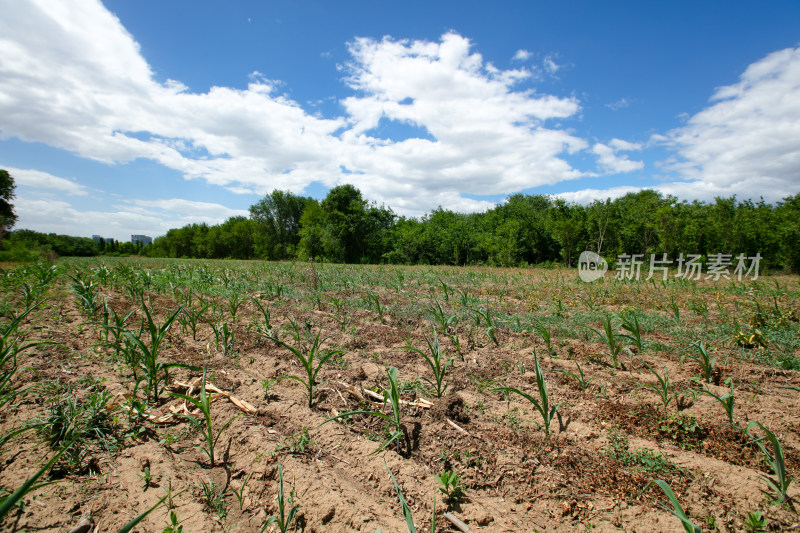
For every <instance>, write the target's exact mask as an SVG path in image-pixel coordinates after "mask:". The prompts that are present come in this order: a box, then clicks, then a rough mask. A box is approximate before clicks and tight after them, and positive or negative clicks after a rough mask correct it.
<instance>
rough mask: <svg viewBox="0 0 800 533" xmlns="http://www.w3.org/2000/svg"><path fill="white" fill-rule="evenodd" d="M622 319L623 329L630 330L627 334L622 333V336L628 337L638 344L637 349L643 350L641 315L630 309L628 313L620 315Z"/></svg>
mask: <svg viewBox="0 0 800 533" xmlns="http://www.w3.org/2000/svg"><path fill="white" fill-rule="evenodd" d="M620 318H621V319H622V325H621V327H622V329H624V330H625V331H627V332H628V334H627V335H620V337H622V338H625V339H628V340H629V341H631V343H633V345H634V346H636V349H637V350H639V352H641V351H642V349H643V348H642V332H641V328H640V327H639V316H638V315H637V314H636V312H635V311H630V312H628V313H624V314H622V315H621V316H620Z"/></svg>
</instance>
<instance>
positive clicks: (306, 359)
mask: <svg viewBox="0 0 800 533" xmlns="http://www.w3.org/2000/svg"><path fill="white" fill-rule="evenodd" d="M321 335H322V331H321V330H320V331H319V332H318V333H317V336H316V338H315V339H314V342H313V343H312V344H311V346H309V347H299V346H298V347H296V346H290V345H289V344H286V343H285V342H283V341H282V340H280V339H278V338H277V337H268V338H269V339H270V340H272V341H274V342H276V343H278V344H280V345H281V346H283V347H284V348H286V349H287V350H289V351H290V352H291V353H292V354H293V355H294V356H295V358H296V359H297V360H298V362H299V363H300V364H301V365H302V367H303V369H304V370H305V376H281V377H279V378H278V379H293V380H295V381H297V382H299V383H302V384H303V386H304V387H305V388H306V391H307V392H308V408H309V409H311V408H313V407H314V390H315V388H316V386H317V385H318V383H317V375H318V374H319V371H320V370H321V369H322V365H324V364H325V363H326V362H327V361H328V359H330V358H331V357H333V356H334V355H340V354H344V351H343V350H326V351H322V344H323V343H324V342H325V341H326V340H328V339H329V338H330V337H325V338H323V339H322V340H320V336H321ZM299 336H300V334H299V330H298V334H297V337H296V338H298V339H299Z"/></svg>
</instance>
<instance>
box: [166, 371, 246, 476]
mask: <svg viewBox="0 0 800 533" xmlns="http://www.w3.org/2000/svg"><path fill="white" fill-rule="evenodd" d="M201 383H202V384H201V386H200V392H199V394H198V397H197V398H192V397H191V396H189V395H187V394H179V393H176V392H171V393H170V396H173V397H175V398H181V399H182V400H185V401H187V402H189V403H191V404H192V405H194V406H195V407H197V408H198V409H199V410H200V413H201V414H202V415H203V419H202V420H200V419H198V418H196V417H195V416H192V415H183V416H184V418H186V419H187V420H189V422H191V423H192V424H193V425H194V426H195V427H197V428H198V429H199V430H200V433H201V434H202V435H203V440H205V446H195V448H197V449H198V450H200V451H202V452H203V453H205V454H206V455H207V456H208V459H209V461H211V466H212V467H213V466H215V464H216V461H215V459H216V458H215V455H214V449H215V448H216V446H217V441H219V438H220V436H221V435H222V433H223V432H224V431H225V430H226V429H228V426H230V425H231V422H233V421H234V420H236V419H237V418H238V417H239V415H236V416H234V417H233V418H231V419H230V420H228V421H227V422H226V423H225V425H223V426H222V429H220V430H219V431H217V432H216V433H215V432H214V426H213V423H212V420H211V402H212V401H213V400H214V397H212V396H211V395H210V394H208V392H207V391H206V369H205V368H204V369H203V380H202V382H201Z"/></svg>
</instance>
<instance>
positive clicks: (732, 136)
mask: <svg viewBox="0 0 800 533" xmlns="http://www.w3.org/2000/svg"><path fill="white" fill-rule="evenodd" d="M654 140H655V141H657V142H662V143H665V144H666V145H667V146H668V147H670V148H672V149H674V150H676V151H677V154H678V158H677V159H676V160H675V161H673V162H669V163H668V164H667V165H666V167H665V168H666V169H667V170H671V171H674V172H676V173H677V174H678V175H679V176H681V177H682V178H683V179H685V180H688V182H686V183H683V182H681V183H674V184H669V185H665V186H664V187H663V188H664V189H667V188H669V189H670V190H676V191H678V192H682V193H683V194H681V196H682V197H686V196H688V195H691V197H695V198H700V199H705V200H710V199H712V198H713V197H714V196H731V195H733V194H737V195H739V196H740V197H751V198H758V197H759V196H763V197H764V198H765V199H766V200H768V201H774V200H779V199H781V198H782V197H785V196H789V195H793V194H796V193H797V192H798V190H800V48H788V49H785V50H780V51H777V52H773V53H771V54H769V55H768V56H766V57H765V58H763V59H761V60H759V61H757V62H755V63H753V64H751V65H750V66H749V67H748V68H747V69H746V70H745V72H744V73H743V74H742V75H741V77H740V80H739V82H737V83H735V84H733V85H729V86H725V87H721V88H719V89H717V91H716V92H715V94H714V95H713V97H712V98H711V105H709V107H707V108H706V109H704V110H703V111H701V112H699V113H697V114H695V115H694V116H692V117H691V118H690V119H689V120H688V121H687V123H686V125H685V126H683V127H680V128H677V129H674V130H672V131H670V132H668V133H667V135H665V136H654Z"/></svg>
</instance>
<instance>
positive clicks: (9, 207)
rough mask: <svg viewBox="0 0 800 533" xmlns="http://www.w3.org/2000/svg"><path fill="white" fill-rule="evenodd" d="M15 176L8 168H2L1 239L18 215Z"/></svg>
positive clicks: (0, 178) (0, 200)
mask: <svg viewBox="0 0 800 533" xmlns="http://www.w3.org/2000/svg"><path fill="white" fill-rule="evenodd" d="M14 188H15V185H14V178H12V177H11V174H9V173H8V171H7V170H3V169H0V241H2V240H3V237H5V235H6V233H7V232H8V231H9V230H10V229H11V228H12V227H14V223H15V222H16V221H17V215H16V214H15V213H14V205H13V204H12V203H11V201H12V200H13V199H14Z"/></svg>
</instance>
